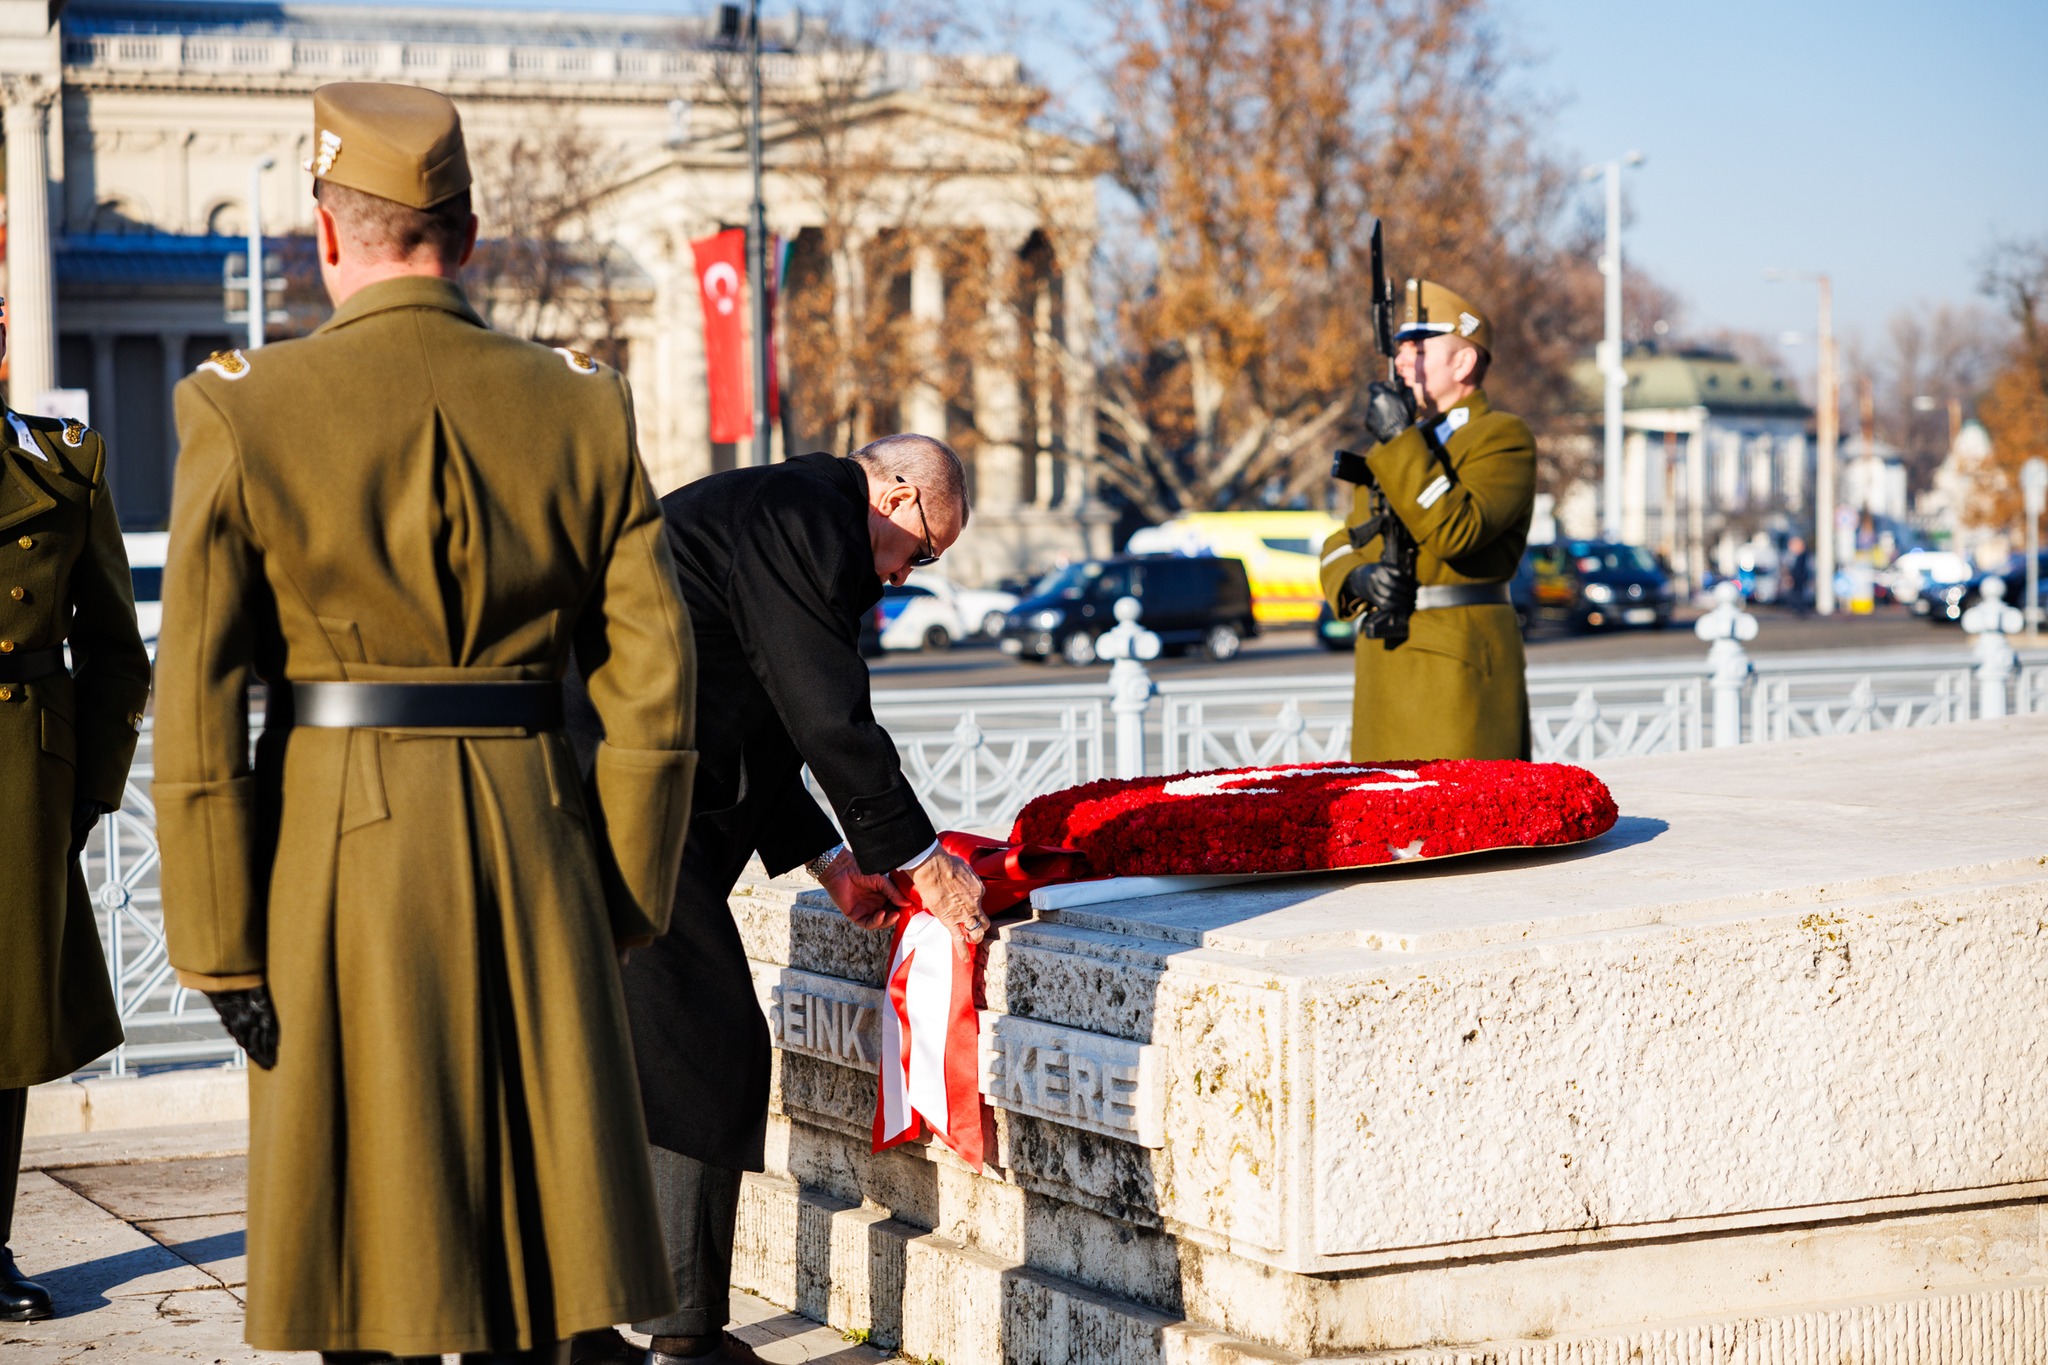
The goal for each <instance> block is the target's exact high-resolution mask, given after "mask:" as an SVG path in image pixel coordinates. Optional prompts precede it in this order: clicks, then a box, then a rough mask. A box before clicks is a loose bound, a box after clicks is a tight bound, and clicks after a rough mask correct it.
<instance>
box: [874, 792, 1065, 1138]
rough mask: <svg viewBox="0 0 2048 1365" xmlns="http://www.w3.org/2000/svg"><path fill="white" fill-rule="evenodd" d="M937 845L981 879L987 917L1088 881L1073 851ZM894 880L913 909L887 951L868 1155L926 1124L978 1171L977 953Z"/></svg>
mask: <svg viewBox="0 0 2048 1365" xmlns="http://www.w3.org/2000/svg"><path fill="white" fill-rule="evenodd" d="M939 842H940V844H941V845H942V846H943V847H944V848H945V850H946V851H947V852H948V853H951V854H952V855H953V856H954V857H956V858H960V859H963V860H965V861H966V863H967V865H968V866H969V867H971V868H973V869H974V872H975V875H976V876H978V877H980V878H981V881H982V896H981V908H982V912H983V913H984V914H988V915H996V914H1000V913H1001V912H1002V911H1004V910H1007V909H1009V908H1011V907H1012V906H1015V905H1020V904H1022V903H1023V902H1025V901H1027V900H1029V899H1030V898H1031V892H1032V890H1033V889H1035V888H1037V887H1040V886H1050V885H1053V884H1054V883H1056V882H1068V881H1075V880H1079V879H1082V878H1085V877H1087V876H1088V875H1089V871H1088V863H1087V860H1086V859H1085V858H1083V857H1081V856H1080V855H1079V854H1077V853H1075V852H1073V851H1072V850H1070V849H1059V848H1025V847H1016V846H1013V845H1008V844H1002V843H998V842H996V841H995V840H992V839H984V838H981V837H980V836H978V835H973V834H961V833H957V832H954V831H951V830H949V831H947V832H946V833H945V834H943V835H941V836H939ZM896 881H897V885H898V886H900V887H902V888H903V890H904V893H905V894H906V895H908V896H909V897H910V908H909V909H907V910H905V911H904V913H903V915H902V917H901V918H900V919H898V920H897V922H896V934H895V937H894V938H893V939H892V940H891V941H890V944H889V974H888V976H887V978H886V979H885V981H884V989H885V991H886V994H887V996H888V1003H887V1006H886V1007H885V1008H884V1009H883V1010H882V1084H881V1090H880V1093H878V1094H877V1095H876V1097H875V1135H874V1138H875V1140H874V1150H876V1151H878V1152H879V1151H882V1150H883V1149H884V1148H888V1147H894V1146H895V1145H896V1144H897V1143H899V1142H908V1141H910V1140H911V1139H913V1138H915V1137H917V1136H919V1134H920V1131H921V1126H922V1127H923V1128H929V1129H930V1130H931V1131H932V1134H933V1135H934V1136H935V1137H937V1138H938V1139H939V1140H940V1141H941V1142H943V1143H945V1144H946V1145H947V1146H948V1147H951V1148H952V1149H953V1151H954V1152H955V1153H957V1154H958V1155H959V1157H960V1159H961V1160H962V1161H965V1162H966V1163H967V1164H968V1165H970V1166H979V1165H981V1161H982V1153H983V1134H984V1132H985V1128H984V1123H985V1110H984V1107H983V1105H982V1102H981V1012H980V1009H979V1007H978V1006H977V1004H976V1000H975V995H976V989H975V987H976V979H977V977H978V975H979V973H980V971H981V951H980V949H978V948H977V949H976V950H975V951H974V952H972V953H962V952H960V951H959V947H960V940H959V938H958V937H957V936H956V935H955V934H954V933H953V931H952V930H951V929H949V928H947V927H946V926H945V925H943V924H941V923H940V922H939V921H938V920H936V919H934V918H932V915H931V913H930V912H929V911H927V910H926V909H925V908H924V907H923V905H922V904H920V903H919V901H918V898H917V891H916V890H915V888H913V887H912V886H911V885H910V879H909V878H908V877H906V876H904V875H903V874H902V873H900V872H899V873H897V874H896Z"/></svg>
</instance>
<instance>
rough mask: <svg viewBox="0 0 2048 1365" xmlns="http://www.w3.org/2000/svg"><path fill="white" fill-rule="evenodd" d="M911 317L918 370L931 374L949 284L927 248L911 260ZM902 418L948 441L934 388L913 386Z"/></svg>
mask: <svg viewBox="0 0 2048 1365" xmlns="http://www.w3.org/2000/svg"><path fill="white" fill-rule="evenodd" d="M910 317H911V320H912V321H913V322H915V323H916V324H917V328H916V337H917V340H916V343H915V344H916V346H917V348H918V350H919V352H920V357H919V368H920V369H922V370H924V371H926V372H927V373H929V372H930V371H931V370H932V369H933V368H935V367H936V366H937V364H938V360H939V328H940V327H941V326H942V325H943V324H944V323H945V320H946V281H945V277H944V276H942V275H941V274H940V273H939V257H938V253H937V252H936V251H934V250H932V248H931V247H930V246H929V245H928V244H920V245H919V246H918V247H917V248H916V249H915V250H913V251H912V253H911V257H910ZM903 415H904V420H905V423H906V424H907V425H908V427H909V429H910V430H912V431H915V432H918V433H920V434H922V435H925V436H936V437H938V438H939V439H940V440H942V441H943V440H945V439H946V400H945V398H944V396H943V395H941V394H940V393H939V390H938V388H937V387H936V386H935V385H932V384H928V383H917V384H913V385H911V386H910V392H909V393H908V394H907V395H905V399H904V404H903Z"/></svg>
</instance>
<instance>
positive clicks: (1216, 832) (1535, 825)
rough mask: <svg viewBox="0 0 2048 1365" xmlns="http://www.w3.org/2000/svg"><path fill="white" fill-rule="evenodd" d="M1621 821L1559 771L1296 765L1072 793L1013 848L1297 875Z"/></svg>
mask: <svg viewBox="0 0 2048 1365" xmlns="http://www.w3.org/2000/svg"><path fill="white" fill-rule="evenodd" d="M1615 817H1616V812H1615V808H1614V798H1613V796H1612V795H1610V794H1609V793H1608V790H1607V786H1606V784H1605V783H1603V782H1602V781H1601V780H1600V779H1599V778H1597V777H1595V776H1593V774H1591V773H1589V772H1587V771H1586V770H1585V769H1584V768H1575V767H1572V766H1571V765H1569V764H1565V763H1522V762H1516V761H1512V760H1506V761H1504V760H1482V759H1439V760H1435V761H1431V762H1419V763H1298V764H1290V765H1282V766H1277V767H1271V768H1232V769H1226V770H1222V771H1218V772H1209V773H1180V774H1176V775H1175V776H1172V777H1140V778H1114V779H1108V780H1105V781H1101V782H1089V783H1086V784H1084V785H1082V786H1079V787H1069V788H1067V789H1066V790H1065V791H1057V792H1052V793H1050V794H1048V795H1045V796H1041V797H1039V798H1037V799H1036V800H1034V801H1032V802H1031V804H1029V805H1027V806H1026V807H1024V810H1023V812H1022V813H1021V814H1019V815H1018V817H1017V825H1016V828H1015V829H1014V830H1013V831H1012V832H1011V834H1010V841H1011V842H1012V843H1016V844H1050V845H1055V846H1063V847H1066V848H1073V849H1079V850H1081V851H1082V852H1083V853H1085V854H1087V857H1088V864H1089V867H1090V868H1091V869H1092V870H1093V871H1094V872H1095V874H1096V875H1097V876H1148V875H1149V876H1159V875H1173V874H1184V873H1205V872H1209V873H1228V872H1298V871H1305V870H1309V869H1313V868H1325V867H1370V866H1373V865H1375V864H1378V863H1391V862H1399V861H1404V860H1407V859H1411V858H1442V857H1445V856H1447V855H1450V854H1454V853H1476V852H1479V851H1481V850H1483V849H1495V848H1529V847H1536V846H1541V845H1545V844H1574V843H1578V842H1580V841H1581V840H1584V839H1591V838H1594V837H1596V836H1598V835H1601V834H1604V833H1606V832H1607V831H1608V830H1609V829H1611V828H1613V826H1614V821H1615Z"/></svg>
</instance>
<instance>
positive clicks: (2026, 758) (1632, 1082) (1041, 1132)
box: [734, 718, 2048, 1365]
mask: <svg viewBox="0 0 2048 1365" xmlns="http://www.w3.org/2000/svg"><path fill="white" fill-rule="evenodd" d="M1987 773H1996V774H1997V780H1996V781H1995V782H1986V781H1985V780H1984V775H1985V774H1987ZM1602 775H1603V776H1605V777H1607V778H1608V779H1609V781H1610V783H1611V785H1612V786H1613V788H1614V791H1615V795H1616V797H1617V799H1618V801H1619V803H1620V807H1621V810H1622V812H1623V821H1622V824H1621V825H1620V826H1618V827H1617V829H1616V831H1615V832H1614V833H1613V834H1612V835H1610V836H1608V837H1607V839H1605V840H1603V841H1600V842H1596V843H1594V844H1593V845H1590V846H1589V847H1588V848H1587V849H1586V850H1585V851H1584V852H1582V853H1580V854H1578V855H1576V856H1570V855H1566V856H1563V857H1556V856H1553V857H1552V858H1550V859H1546V858H1544V857H1542V856H1540V855H1539V856H1526V855H1510V856H1504V857H1499V858H1492V859H1489V860H1486V861H1483V862H1481V863H1479V864H1477V865H1464V866H1455V867H1453V868H1445V869H1428V868H1414V869H1406V870H1396V871H1391V872H1387V873H1378V874H1369V875H1366V876H1362V877H1335V878H1322V877H1318V878H1309V879H1304V880H1303V881H1301V882H1292V881H1288V882H1274V883H1266V884H1260V885H1257V886H1253V887H1248V888H1225V889H1219V890H1213V891H1207V892H1201V893H1194V894H1188V895H1178V896H1160V897H1151V898H1147V899H1145V900H1141V901H1130V902H1126V903H1124V904H1121V905H1093V906H1087V907H1082V908H1077V909H1073V910H1066V911H1048V912H1043V913H1041V915H1040V916H1039V917H1038V918H1037V919H1035V920H1034V921H1032V922H1030V923H1028V924H1022V925H1015V926H1011V927H1008V928H1006V929H1005V930H1004V931H1003V932H1002V936H1001V940H1000V942H998V943H997V944H996V945H995V946H994V947H993V948H992V949H991V952H990V957H989V963H988V971H987V976H986V984H987V1003H988V1005H989V1010H988V1012H987V1013H986V1014H985V1015H984V1026H983V1032H984V1046H985V1052H986V1055H985V1057H984V1063H983V1090H984V1093H985V1094H986V1095H987V1096H988V1097H989V1100H990V1104H991V1107H992V1113H993V1123H994V1134H995V1141H994V1142H993V1144H992V1145H991V1147H990V1153H991V1155H990V1158H989V1163H988V1165H987V1166H986V1167H984V1168H983V1169H982V1170H979V1171H976V1170H970V1169H969V1168H967V1167H966V1166H965V1165H964V1164H963V1163H961V1162H960V1161H959V1160H958V1159H957V1158H955V1157H954V1156H953V1155H952V1154H951V1153H950V1152H949V1151H947V1150H946V1149H944V1148H943V1147H942V1146H939V1145H937V1144H930V1143H927V1144H907V1145H905V1146H902V1147H898V1148H896V1149H893V1150H891V1151H889V1152H885V1153H882V1154H879V1155H875V1154H871V1153H870V1152H869V1150H868V1148H869V1142H868V1121H869V1116H870V1115H871V1113H872V1108H871V1106H872V1103H873V1097H874V1091H875V1076H874V1072H873V1070H872V1057H873V1052H874V1047H873V1039H874V1035H875V1031H876V1030H875V1028H874V1019H873V1012H874V1010H875V1009H876V1008H877V1007H878V1005H879V991H878V990H877V987H878V985H879V983H880V979H881V972H882V967H883V962H882V954H883V951H884V949H885V947H886V940H885V938H884V937H883V936H881V935H869V934H865V933H863V932H861V931H859V930H855V929H853V928H852V927H851V926H850V925H848V924H847V923H846V922H845V921H844V920H843V919H841V918H839V917H838V916H837V915H836V913H834V912H833V911H832V910H831V908H830V907H829V904H826V903H824V902H823V901H822V899H821V898H820V897H818V896H817V894H816V893H815V892H814V891H812V892H810V893H808V894H801V895H800V894H798V892H799V888H800V887H801V886H802V885H803V884H802V883H800V882H798V881H794V880H786V881H782V882H775V883H768V882H757V883H753V884H750V885H749V886H747V887H746V888H743V890H742V893H741V894H740V895H738V896H736V897H735V900H734V909H735V913H736V915H737V917H738V919H739V922H740V925H741V929H742V933H743V935H744V937H745V939H746V942H747V944H748V951H749V955H750V957H752V958H753V960H754V962H755V966H756V972H757V980H758V982H759V984H760V988H761V991H762V996H763V1004H764V1008H766V1009H767V1010H768V1014H769V1018H770V1023H771V1028H772V1030H773V1032H774V1035H775V1037H776V1040H777V1045H778V1046H777V1052H776V1068H777V1070H776V1076H775V1083H774V1089H773V1093H774V1095H775V1101H774V1114H773V1116H772V1118H771V1129H770V1131H771V1141H770V1157H769V1163H768V1164H769V1170H768V1172H767V1173H765V1174H762V1175H759V1176H752V1177H749V1179H748V1181H747V1184H746V1188H745V1194H744V1198H743V1202H742V1208H741V1216H740V1229H739V1244H738V1247H737V1248H736V1253H735V1264H734V1280H735V1284H736V1286H737V1287H739V1288H743V1289H747V1290H750V1291H752V1292H753V1293H756V1294H759V1295H761V1296H762V1297H764V1298H766V1299H768V1300H769V1301H771V1302H773V1303H776V1304H779V1305H782V1306H784V1307H787V1308H791V1309H794V1310H795V1311H798V1312H801V1313H804V1314H806V1315H807V1316H810V1317H812V1318H815V1319H817V1320H819V1321H821V1322H825V1323H829V1324H830V1325H832V1326H834V1327H838V1328H841V1329H842V1330H846V1331H860V1332H865V1333H866V1334H867V1339H868V1340H869V1341H871V1342H872V1343H874V1344H876V1345H879V1346H885V1347H890V1348H897V1349H901V1350H902V1351H903V1352H904V1353H906V1354H907V1355H909V1356H911V1357H913V1358H916V1359H921V1360H928V1361H944V1362H945V1363H946V1365H1034V1363H1035V1362H1111V1363H1113V1365H1124V1363H1125V1362H1129V1363H1130V1365H1139V1363H1141V1362H1142V1365H1168V1363H1183V1362H1184V1363H1185V1365H1238V1362H1254V1361H1257V1362H1273V1361H1295V1360H1304V1359H1317V1360H1333V1359H1334V1360H1344V1359H1359V1360H1365V1359H1369V1360H1372V1361H1375V1362H1402V1363H1403V1365H1424V1363H1425V1362H1428V1365H1451V1362H1459V1363H1460V1365H1476V1362H1482V1361H1498V1362H1501V1365H1509V1363H1510V1362H1512V1363H1513V1365H1552V1362H1555V1365H1582V1363H1584V1362H1607V1361H1613V1362H1615V1363H1616V1365H1624V1363H1628V1365H1635V1363H1636V1362H1640V1363H1641V1365H1664V1363H1665V1362H1670V1363H1671V1365H1678V1363H1679V1362H1685V1365H1693V1363H1694V1362H1701V1361H1735V1360H1741V1361H1748V1362H1757V1363H1758V1365H1766V1363H1768V1365H1779V1363H1780V1362H1783V1363H1784V1365H1807V1362H1811V1363H1812V1365H1823V1363H1825V1365H1839V1362H1842V1361H1856V1362H1914V1363H1915V1365H1919V1363H1921V1362H1925V1363H1927V1365H1935V1363H1937V1362H1939V1363H1942V1365H1946V1363H1948V1362H1954V1365H1965V1363H1966V1362H1967V1365H1979V1363H1980V1362H2008V1361H2009V1362H2012V1363H2013V1365H2037V1362H2040V1361H2043V1360H2048V1087H2043V1086H2042V1085H2041V1083H2040V1080H2041V1077H2042V1076H2043V1075H2044V1074H2048V1031H2044V1029H2043V1028H2042V1024H2043V1023H2044V1020H2048V856H2044V854H2048V818H2043V817H2040V816H2037V815H2035V814H2033V813H2032V812H2031V811H2030V810H2017V809H2015V808H2013V805H2012V800H2011V797H2012V794H2013V793H2014V792H2016V791H2025V790H2033V789H2036V788H2037V786H2038V784H2039V783H2040V782H2041V781H2042V779H2044V778H2048V718H2028V719H2024V720H2015V721H2005V722H1984V723H1978V724H1973V725H1968V726H1957V727H1946V728H1943V729H1940V730H1926V731H1918V732H1898V733H1889V734H1882V735H1874V736H1862V737H1853V738H1848V739H1838V740H1824V741H1814V742H1799V743H1786V744H1780V745H1768V746H1753V747H1745V748H1742V749H1737V750H1723V751H1712V752H1708V753H1703V754H1690V755H1679V756H1673V757H1670V758H1664V759H1646V760H1631V761H1628V762H1625V763H1617V764H1613V765H1610V766H1609V767H1608V768H1607V769H1605V770H1603V774H1602Z"/></svg>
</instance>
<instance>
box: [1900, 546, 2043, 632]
mask: <svg viewBox="0 0 2048 1365" xmlns="http://www.w3.org/2000/svg"><path fill="white" fill-rule="evenodd" d="M2036 573H2037V575H2038V578H2037V583H2038V589H2037V591H2038V593H2039V597H2038V600H2039V601H2040V602H2041V603H2042V604H2043V605H2044V606H2048V550H2043V551H2042V552H2041V558H2040V567H2039V569H2038V570H2036ZM1993 578H1998V579H2003V580H2004V582H2005V601H2006V605H2007V606H2012V607H2019V608H2022V609H2024V608H2025V607H2026V604H2027V557H2026V556H2025V555H2014V556H2012V557H2011V558H2010V559H2008V560H2006V562H2005V566H2004V567H2003V568H2001V569H2000V570H1999V571H1998V572H1996V573H1980V574H1976V575H1974V576H1973V577H1971V578H1970V579H1969V581H1968V582H1964V583H1945V584H1942V585H1941V586H1939V587H1935V588H1928V589H1923V590H1922V591H1921V593H1920V595H1919V596H1918V597H1916V598H1914V599H1913V603H1912V611H1913V614H1914V615H1916V616H1925V617H1926V618H1927V619H1928V620H1930V621H1932V622H1934V624H1935V625H1937V626H1942V625H1958V624H1961V622H1962V619H1963V613H1964V612H1966V611H1968V610H1969V609H1970V608H1971V607H1974V606H1976V605H1977V603H1978V601H1979V600H1980V599H1981V598H1982V597H1983V596H1984V584H1985V582H1986V581H1988V580H1990V579H1993Z"/></svg>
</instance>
